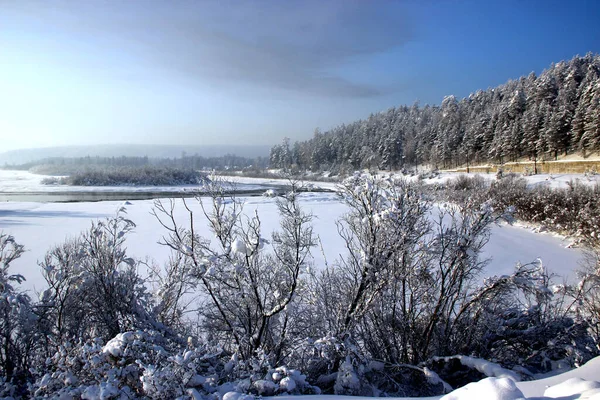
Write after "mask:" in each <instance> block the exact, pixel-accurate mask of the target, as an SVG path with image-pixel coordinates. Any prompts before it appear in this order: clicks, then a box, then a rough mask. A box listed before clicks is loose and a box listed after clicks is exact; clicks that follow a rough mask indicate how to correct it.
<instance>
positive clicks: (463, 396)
mask: <svg viewBox="0 0 600 400" xmlns="http://www.w3.org/2000/svg"><path fill="white" fill-rule="evenodd" d="M521 398H523V393H521V391H520V390H519V389H518V388H517V385H516V384H515V381H513V380H512V379H509V378H486V379H483V380H481V381H479V382H474V383H470V384H468V385H466V386H463V387H461V388H460V389H456V390H455V391H454V392H452V393H448V394H447V395H445V396H444V397H442V400H484V399H485V400H517V399H521Z"/></svg>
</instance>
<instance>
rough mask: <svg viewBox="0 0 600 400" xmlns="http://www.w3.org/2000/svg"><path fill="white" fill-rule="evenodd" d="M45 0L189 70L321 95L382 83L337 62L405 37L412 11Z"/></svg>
mask: <svg viewBox="0 0 600 400" xmlns="http://www.w3.org/2000/svg"><path fill="white" fill-rule="evenodd" d="M50 3H52V4H54V7H53V8H52V9H51V10H50V11H51V13H50V12H49V10H46V12H47V15H51V17H52V18H54V19H56V18H59V19H61V21H60V22H61V23H62V24H63V25H68V26H70V28H71V29H77V30H79V31H83V32H87V34H90V35H92V36H96V37H97V36H101V37H109V38H110V42H111V43H114V44H116V45H117V46H118V47H119V49H120V51H123V49H126V50H124V51H131V52H133V53H134V54H135V55H136V57H141V58H142V59H144V60H145V62H146V63H148V64H149V65H155V66H157V67H160V68H161V69H163V70H167V71H170V72H171V73H173V72H175V73H178V74H182V75H183V76H184V77H186V78H188V79H192V80H202V81H204V82H209V83H213V84H217V85H232V86H235V85H237V84H240V83H242V84H245V85H251V86H255V87H261V88H266V89H272V88H275V89H283V90H291V91H295V92H299V93H307V94H313V95H320V96H334V97H373V96H378V95H381V94H383V93H385V92H386V91H388V90H389V89H386V88H381V87H378V86H376V85H372V84H366V83H361V82H356V81H354V80H352V79H351V78H349V77H344V76H343V73H342V72H341V70H342V69H344V68H350V69H351V67H352V65H353V63H354V62H356V61H359V60H363V61H364V59H368V58H369V57H370V56H373V55H374V54H377V53H382V52H386V51H388V50H390V49H393V48H395V47H398V46H402V45H403V44H405V43H407V42H408V41H409V40H411V39H412V29H411V27H410V24H409V22H408V21H409V18H408V17H407V15H406V14H405V13H404V10H403V9H402V8H400V7H399V5H398V3H394V2H391V1H390V2H385V1H381V2H370V1H351V0H336V1H326V0H323V1H291V0H285V1H251V0H248V1H188V2H185V1H177V2H167V1H152V2H151V1H131V2H117V1H110V0H107V1H102V2H100V1H97V2H94V3H91V2H81V3H76V2H63V3H60V6H56V4H57V3H54V2H50ZM40 7H41V8H43V7H46V6H44V3H36V5H35V7H30V11H31V10H37V11H39V10H40ZM57 15H62V17H57ZM55 22H56V21H55Z"/></svg>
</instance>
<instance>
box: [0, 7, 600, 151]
mask: <svg viewBox="0 0 600 400" xmlns="http://www.w3.org/2000/svg"><path fill="white" fill-rule="evenodd" d="M589 51H591V52H600V1H597V0H590V1H566V0H564V1H552V0H544V1H533V0H520V1H508V0H497V1H491V0H489V1H488V0H477V1H458V0H457V1H450V0H439V1H433V0H414V1H408V0H407V1H383V0H382V1H376V0H364V1H351V0H339V1H327V0H317V1H292V0H280V1H250V0H244V1H242V0H240V1H214V2H213V1H192V0H190V1H183V0H169V1H167V0H163V1H160V0H72V1H53V0H39V1H28V0H0V139H1V140H0V151H4V150H10V149H15V148H24V147H45V146H53V145H68V144H98V143H106V144H114V143H147V144H163V143H164V144H203V143H209V144H227V143H235V144H272V143H277V142H280V140H281V138H283V137H284V136H288V137H290V138H292V140H296V139H306V138H309V137H310V136H312V134H313V131H314V129H315V128H316V127H320V128H322V129H327V128H330V127H332V126H334V125H337V124H340V123H344V122H351V121H353V120H356V119H359V118H364V117H367V116H368V115H369V114H370V113H371V112H377V111H381V110H384V109H387V108H389V107H391V106H396V105H400V104H412V103H413V102H415V101H417V100H418V101H420V102H421V104H425V103H434V104H439V103H440V101H441V99H442V98H443V96H444V95H448V94H455V95H457V96H459V97H464V96H467V95H468V94H469V93H471V92H474V91H476V90H477V89H485V88H487V87H492V86H496V85H498V84H501V83H503V82H506V81H507V80H508V79H510V78H518V77H519V76H520V75H524V74H528V73H529V72H531V71H535V72H536V73H540V72H541V71H542V70H543V69H544V68H546V67H548V66H549V65H550V63H552V62H555V61H560V60H563V59H570V58H571V57H573V56H574V55H576V54H580V55H584V54H585V53H586V52H589Z"/></svg>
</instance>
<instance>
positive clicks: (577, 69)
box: [270, 54, 600, 171]
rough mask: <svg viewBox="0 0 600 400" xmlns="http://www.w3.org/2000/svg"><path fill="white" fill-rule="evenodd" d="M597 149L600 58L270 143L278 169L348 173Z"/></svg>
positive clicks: (589, 56)
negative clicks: (309, 136) (304, 138)
mask: <svg viewBox="0 0 600 400" xmlns="http://www.w3.org/2000/svg"><path fill="white" fill-rule="evenodd" d="M598 150H600V56H599V55H597V54H596V55H594V54H587V55H586V56H585V57H575V58H573V59H572V60H570V61H561V62H559V63H556V64H553V65H551V66H550V68H548V69H547V70H545V71H544V72H543V73H542V74H541V75H540V76H536V75H535V74H534V73H531V74H529V75H528V76H522V77H521V78H519V79H516V80H509V81H508V82H507V83H505V84H503V85H500V86H498V87H496V88H492V89H487V90H479V91H478V92H476V93H473V94H471V95H470V96H469V97H467V98H464V99H461V100H458V99H457V98H456V97H454V96H447V97H445V98H444V100H443V101H442V104H441V105H439V106H438V105H436V106H430V105H425V106H419V105H418V104H415V105H413V106H400V107H396V108H390V109H389V110H387V111H384V112H380V113H377V114H372V115H371V116H370V117H369V118H368V119H366V120H360V121H356V122H353V123H351V124H348V125H340V126H337V127H335V128H333V129H331V130H330V131H327V132H320V131H319V130H317V131H316V132H315V135H314V137H313V138H312V139H310V140H308V141H305V142H296V143H294V144H293V145H290V143H289V141H288V140H287V139H286V140H284V142H283V144H280V145H277V146H274V147H273V148H272V149H271V155H270V157H271V158H270V161H271V165H272V166H273V167H288V166H292V165H296V166H297V167H298V168H301V169H312V170H333V171H340V170H341V171H343V170H351V169H356V168H373V167H379V168H385V169H398V168H403V167H412V166H414V165H416V164H419V165H421V164H430V165H432V166H434V167H437V168H449V167H455V166H458V165H465V164H467V163H469V164H471V165H472V164H478V163H486V162H493V163H502V162H508V161H516V160H518V159H521V158H523V157H528V158H530V159H536V160H538V159H547V160H550V159H555V158H556V157H557V156H558V155H560V154H563V153H575V152H577V153H582V154H583V155H584V156H586V155H587V154H589V153H590V152H595V151H598Z"/></svg>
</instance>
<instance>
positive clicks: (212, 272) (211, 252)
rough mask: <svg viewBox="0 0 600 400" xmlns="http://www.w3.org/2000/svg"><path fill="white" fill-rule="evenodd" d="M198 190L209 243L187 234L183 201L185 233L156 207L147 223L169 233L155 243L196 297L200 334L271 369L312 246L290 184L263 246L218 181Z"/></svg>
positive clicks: (254, 223)
mask: <svg viewBox="0 0 600 400" xmlns="http://www.w3.org/2000/svg"><path fill="white" fill-rule="evenodd" d="M206 189H207V190H208V193H209V195H210V199H209V201H208V204H206V200H205V199H202V198H201V197H197V200H198V202H199V204H200V209H201V211H202V214H203V216H204V217H205V218H206V220H207V222H208V225H209V227H210V230H211V231H212V233H213V234H214V236H215V240H214V242H211V241H209V240H208V239H205V238H202V237H200V236H198V235H197V234H196V233H195V216H196V214H195V212H194V211H193V209H192V207H191V205H190V204H188V202H187V201H186V200H182V202H183V206H184V207H185V209H186V211H187V212H188V216H189V225H188V226H187V227H184V226H181V225H179V224H178V222H177V220H176V218H175V206H174V203H172V202H171V203H170V204H169V205H168V206H167V205H166V204H164V203H163V202H161V201H157V202H156V203H155V216H156V217H157V218H158V220H159V221H160V223H161V224H162V225H163V226H164V227H165V229H167V231H168V232H169V234H168V235H167V236H166V237H165V238H164V241H163V244H165V245H167V246H169V247H170V248H171V249H172V250H173V251H174V252H175V253H176V254H178V255H180V256H181V258H178V259H179V260H180V262H181V263H183V264H184V265H185V266H183V267H182V268H183V270H185V271H188V272H187V273H186V274H187V278H186V279H187V281H188V283H189V285H191V286H194V287H195V286H197V287H198V288H199V289H200V292H201V293H202V295H203V299H204V301H203V304H202V307H200V315H201V327H202V329H203V331H204V332H205V334H206V335H207V336H208V337H210V338H212V339H214V340H216V341H217V342H219V343H220V344H221V345H222V346H223V347H224V348H227V349H229V350H230V351H232V352H236V353H239V355H240V356H241V357H242V359H244V360H248V359H250V358H251V357H254V356H256V355H257V354H258V352H259V351H260V352H263V353H264V354H266V355H267V358H268V359H269V361H270V362H272V363H274V364H275V363H277V362H279V361H281V359H282V358H283V357H284V355H285V354H286V349H288V348H289V343H288V340H289V339H290V338H289V336H288V332H289V330H290V327H291V326H292V325H293V324H294V321H293V319H294V314H293V313H292V312H290V308H292V307H293V304H294V302H295V301H296V299H297V297H298V295H299V292H300V291H301V290H302V288H303V283H302V279H301V275H302V274H303V273H304V272H305V270H306V267H307V265H308V261H307V256H308V254H309V251H310V248H311V247H312V246H313V245H314V239H313V234H312V228H311V226H310V221H311V220H312V216H311V215H310V214H305V213H304V212H302V210H301V209H300V207H299V205H298V201H297V196H298V183H296V182H291V187H290V190H289V192H288V193H287V194H285V195H284V196H283V197H282V198H280V199H277V206H278V209H279V214H280V216H281V229H280V231H279V232H276V233H274V234H273V235H272V239H271V241H268V240H266V239H265V238H264V237H263V235H262V230H261V221H260V218H259V216H258V214H257V213H255V215H254V216H252V217H248V216H246V215H245V214H244V213H243V212H242V211H243V204H242V203H240V201H239V200H238V199H235V198H233V197H229V196H228V195H227V194H226V192H227V190H226V189H227V188H226V187H225V186H224V183H223V182H218V181H216V180H214V179H213V181H212V182H211V183H210V184H208V185H207V186H206ZM265 246H269V247H270V250H271V251H270V252H269V251H267V248H265ZM177 257H179V256H177Z"/></svg>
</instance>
